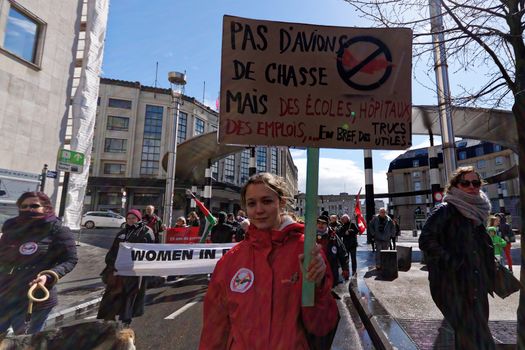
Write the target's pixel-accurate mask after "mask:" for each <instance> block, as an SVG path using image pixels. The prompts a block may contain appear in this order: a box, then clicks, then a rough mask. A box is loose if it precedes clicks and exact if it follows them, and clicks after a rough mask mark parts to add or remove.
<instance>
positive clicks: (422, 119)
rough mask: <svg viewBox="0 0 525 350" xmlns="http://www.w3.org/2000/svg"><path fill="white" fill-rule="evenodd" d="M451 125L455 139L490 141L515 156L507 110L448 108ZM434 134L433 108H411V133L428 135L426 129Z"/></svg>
mask: <svg viewBox="0 0 525 350" xmlns="http://www.w3.org/2000/svg"><path fill="white" fill-rule="evenodd" d="M452 124H453V130H454V135H455V136H456V137H462V138H468V139H474V140H482V141H490V142H494V143H497V144H500V145H502V146H505V147H508V148H510V149H512V150H513V151H514V152H516V153H518V132H517V129H516V121H515V119H514V115H513V114H512V112H510V111H503V110H497V109H486V108H467V107H453V108H452ZM427 125H429V126H431V128H432V133H433V134H434V135H441V126H440V123H439V111H438V107H437V106H413V107H412V133H413V134H419V135H428V126H427Z"/></svg>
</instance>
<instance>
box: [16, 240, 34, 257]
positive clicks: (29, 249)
mask: <svg viewBox="0 0 525 350" xmlns="http://www.w3.org/2000/svg"><path fill="white" fill-rule="evenodd" d="M37 250H38V244H36V243H35V242H26V243H24V244H22V245H21V246H20V248H18V251H19V252H20V254H22V255H33V254H35V253H36V251H37Z"/></svg>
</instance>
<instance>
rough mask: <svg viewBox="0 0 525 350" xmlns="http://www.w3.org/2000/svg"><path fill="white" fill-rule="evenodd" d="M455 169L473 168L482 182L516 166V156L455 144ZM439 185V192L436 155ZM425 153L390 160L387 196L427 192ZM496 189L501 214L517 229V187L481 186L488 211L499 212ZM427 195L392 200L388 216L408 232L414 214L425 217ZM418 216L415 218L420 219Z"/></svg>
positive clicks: (480, 144) (473, 143) (513, 183)
mask: <svg viewBox="0 0 525 350" xmlns="http://www.w3.org/2000/svg"><path fill="white" fill-rule="evenodd" d="M455 144H456V160H457V166H458V167H459V166H469V165H471V166H473V167H474V168H475V169H476V171H477V172H479V174H480V175H481V177H482V178H488V177H490V176H492V175H495V174H497V173H501V172H502V171H505V170H507V169H509V168H511V167H512V166H514V165H516V164H517V161H518V158H517V155H516V154H515V153H514V152H512V151H511V150H510V149H508V148H505V147H502V146H500V145H498V144H494V143H490V142H484V141H478V140H466V139H465V140H460V141H456V143H455ZM438 162H439V172H440V185H441V187H442V188H443V187H444V186H445V185H446V184H447V181H448V179H445V173H444V166H443V153H438ZM429 179H430V177H429V162H428V149H427V148H420V149H415V150H410V151H407V152H405V153H404V154H402V155H400V156H398V157H397V158H396V159H394V160H393V161H392V162H391V163H390V166H389V169H388V173H387V181H388V192H389V193H392V194H394V193H400V192H413V191H422V190H429V189H430V180H429ZM498 188H501V190H502V192H503V198H504V203H505V211H506V212H508V213H510V214H511V216H512V225H513V227H518V226H519V224H520V220H519V183H518V179H517V178H515V179H511V180H508V181H504V182H500V183H497V184H490V185H485V186H483V188H482V189H483V191H484V192H485V193H486V194H487V196H488V197H489V199H490V201H491V204H492V211H493V212H499V211H500V205H499V201H498V199H499V197H498ZM431 203H432V198H431V194H426V195H425V194H421V195H415V196H404V197H392V198H390V201H389V213H390V214H391V215H394V216H396V217H399V218H400V224H401V229H403V230H405V229H407V230H408V229H412V228H414V227H415V224H416V212H417V211H421V212H422V213H423V214H428V212H429V211H430V208H431V206H432V204H431ZM420 215H421V214H419V216H420Z"/></svg>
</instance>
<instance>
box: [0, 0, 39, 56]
mask: <svg viewBox="0 0 525 350" xmlns="http://www.w3.org/2000/svg"><path fill="white" fill-rule="evenodd" d="M9 4H10V8H9V13H8V15H7V23H6V26H5V36H4V42H3V44H2V48H3V49H5V50H6V51H8V52H9V53H11V54H13V55H14V56H16V57H18V58H21V59H22V60H24V61H26V62H30V63H33V64H36V65H40V62H39V61H40V53H41V51H42V47H41V46H42V43H43V40H42V38H43V36H44V29H45V23H44V22H42V21H41V20H39V19H38V18H37V17H36V16H34V15H33V14H31V13H30V12H29V11H27V10H25V9H24V8H22V7H19V6H16V5H15V4H13V3H12V2H9Z"/></svg>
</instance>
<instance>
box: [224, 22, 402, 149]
mask: <svg viewBox="0 0 525 350" xmlns="http://www.w3.org/2000/svg"><path fill="white" fill-rule="evenodd" d="M411 50H412V32H411V30H410V29H405V28H400V29H399V28H398V29H371V28H367V29H361V28H345V27H329V26H313V25H305V24H296V23H284V22H270V21H258V20H251V19H245V18H239V17H231V16H225V17H224V23H223V43H222V72H221V104H220V106H221V108H220V127H219V141H220V142H223V143H228V144H248V145H255V144H262V145H288V146H313V147H332V148H376V149H405V148H408V147H410V145H411V111H412V101H411V75H410V73H411V65H412V61H411V57H412V53H411Z"/></svg>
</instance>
